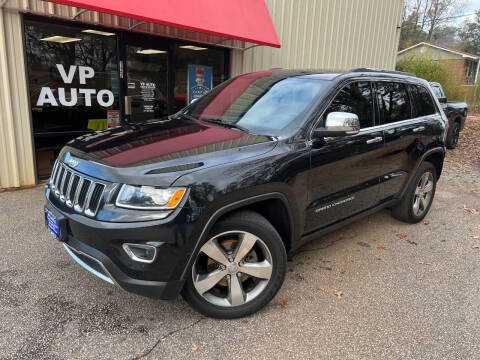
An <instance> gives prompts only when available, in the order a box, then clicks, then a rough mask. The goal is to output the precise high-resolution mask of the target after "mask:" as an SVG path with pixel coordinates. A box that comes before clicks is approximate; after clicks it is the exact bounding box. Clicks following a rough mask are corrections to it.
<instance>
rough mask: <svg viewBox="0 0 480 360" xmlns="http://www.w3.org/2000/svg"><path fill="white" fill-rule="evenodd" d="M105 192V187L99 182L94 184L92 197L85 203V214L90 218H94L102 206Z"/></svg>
mask: <svg viewBox="0 0 480 360" xmlns="http://www.w3.org/2000/svg"><path fill="white" fill-rule="evenodd" d="M104 190H105V185H103V184H100V183H97V182H96V183H93V186H92V191H91V193H90V197H89V199H88V202H86V203H85V206H86V208H85V214H87V215H89V216H94V215H95V214H96V212H97V210H98V207H99V206H100V202H101V200H102V196H103V192H104Z"/></svg>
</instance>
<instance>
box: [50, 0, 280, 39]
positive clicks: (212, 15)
mask: <svg viewBox="0 0 480 360" xmlns="http://www.w3.org/2000/svg"><path fill="white" fill-rule="evenodd" d="M51 1H52V2H55V3H58V4H63V5H69V6H75V7H79V8H83V9H88V10H94V11H99V12H104V13H108V14H113V15H118V16H125V17H129V18H134V19H137V20H142V21H148V22H152V23H158V24H162V25H167V26H173V27H177V28H181V29H187V30H193V31H198V32H201V33H206V34H213V35H217V36H223V37H227V38H231V39H236V40H243V41H249V42H253V43H256V44H262V45H268V46H273V47H280V42H279V40H278V37H277V33H276V32H275V28H274V27H273V23H272V19H271V18H270V13H269V12H268V8H267V5H266V4H265V1H264V0H234V1H232V0H133V1H132V0H51Z"/></svg>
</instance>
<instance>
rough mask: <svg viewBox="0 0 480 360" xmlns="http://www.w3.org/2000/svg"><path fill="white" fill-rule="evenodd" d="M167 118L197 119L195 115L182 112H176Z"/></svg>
mask: <svg viewBox="0 0 480 360" xmlns="http://www.w3.org/2000/svg"><path fill="white" fill-rule="evenodd" d="M168 118H169V119H178V118H184V119H188V120H193V121H198V119H197V118H196V117H195V116H192V115H188V114H184V113H176V114H173V115H170V116H169V117H168Z"/></svg>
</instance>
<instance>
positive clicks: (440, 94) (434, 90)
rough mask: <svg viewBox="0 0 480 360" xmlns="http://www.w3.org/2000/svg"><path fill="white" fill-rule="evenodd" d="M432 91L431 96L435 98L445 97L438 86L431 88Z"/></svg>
mask: <svg viewBox="0 0 480 360" xmlns="http://www.w3.org/2000/svg"><path fill="white" fill-rule="evenodd" d="M410 87H413V85H412V86H410ZM432 90H433V94H434V95H435V96H436V97H437V98H442V97H445V95H443V92H442V89H440V88H439V87H438V86H432Z"/></svg>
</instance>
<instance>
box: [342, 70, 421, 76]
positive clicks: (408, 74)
mask: <svg viewBox="0 0 480 360" xmlns="http://www.w3.org/2000/svg"><path fill="white" fill-rule="evenodd" d="M348 72H378V73H384V74H397V75H407V76H415V77H417V75H415V74H412V73H409V72H405V71H394V70H379V69H370V68H354V69H350V70H348Z"/></svg>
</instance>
